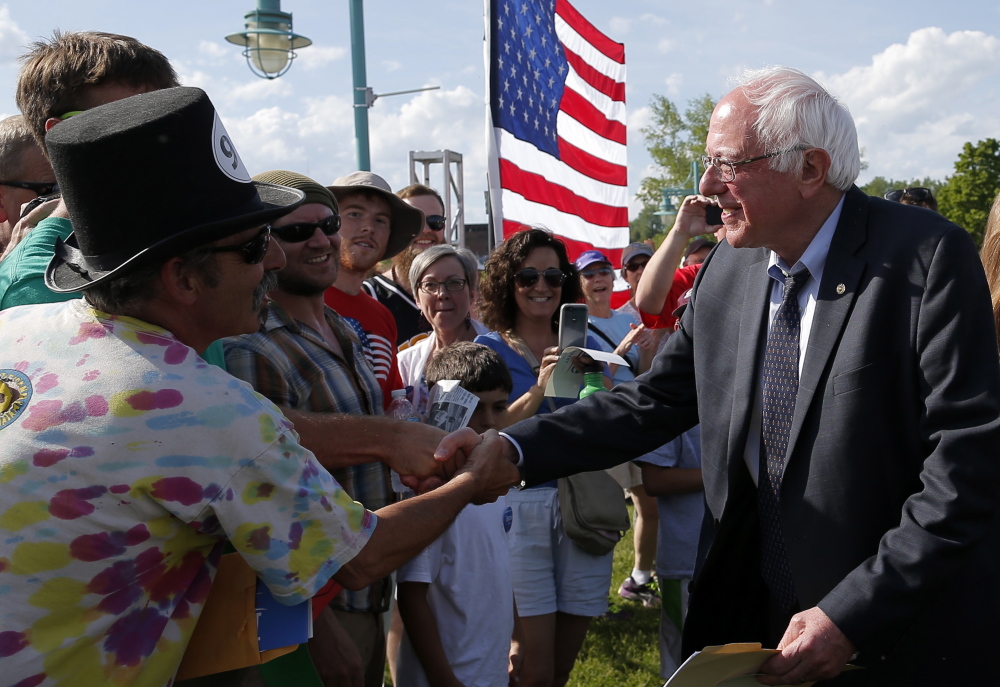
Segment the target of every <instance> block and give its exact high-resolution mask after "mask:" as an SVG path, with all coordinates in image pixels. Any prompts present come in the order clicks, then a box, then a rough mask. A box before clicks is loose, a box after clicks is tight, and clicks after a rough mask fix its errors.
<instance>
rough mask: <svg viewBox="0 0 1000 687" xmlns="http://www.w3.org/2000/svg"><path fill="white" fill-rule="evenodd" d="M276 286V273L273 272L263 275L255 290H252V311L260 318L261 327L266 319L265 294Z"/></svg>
mask: <svg viewBox="0 0 1000 687" xmlns="http://www.w3.org/2000/svg"><path fill="white" fill-rule="evenodd" d="M277 285H278V273H277V272H276V271H274V270H271V271H268V272H265V273H264V277H263V279H261V280H260V284H258V285H257V288H255V289H254V290H253V309H254V311H255V312H256V313H257V315H258V316H259V317H260V323H261V324H262V325H263V324H264V320H265V319H267V308H265V307H264V305H265V301H264V299H265V298H266V297H267V294H268V293H270V292H271V291H273V290H274V289H275V287H276V286H277Z"/></svg>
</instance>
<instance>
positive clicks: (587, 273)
mask: <svg viewBox="0 0 1000 687" xmlns="http://www.w3.org/2000/svg"><path fill="white" fill-rule="evenodd" d="M612 272H614V270H613V269H611V268H610V267H598V268H597V269H596V270H583V271H581V272H580V274H582V275H583V278H584V279H593V278H594V277H596V276H597V275H598V274H600V275H601V276H605V277H606V276H608V275H609V274H611V273H612Z"/></svg>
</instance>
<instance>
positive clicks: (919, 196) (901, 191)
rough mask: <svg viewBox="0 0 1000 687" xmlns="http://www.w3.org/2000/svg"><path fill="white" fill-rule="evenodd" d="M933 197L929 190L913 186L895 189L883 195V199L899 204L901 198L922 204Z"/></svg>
mask: <svg viewBox="0 0 1000 687" xmlns="http://www.w3.org/2000/svg"><path fill="white" fill-rule="evenodd" d="M933 197H934V194H932V193H931V190H930V189H929V188H924V187H923V186H914V187H913V188H896V189H893V190H891V191H889V192H888V193H886V194H885V199H886V200H891V201H892V202H894V203H898V202H900V201H901V200H903V198H906V199H907V200H915V201H917V202H918V203H923V202H925V201H927V200H928V199H930V198H933Z"/></svg>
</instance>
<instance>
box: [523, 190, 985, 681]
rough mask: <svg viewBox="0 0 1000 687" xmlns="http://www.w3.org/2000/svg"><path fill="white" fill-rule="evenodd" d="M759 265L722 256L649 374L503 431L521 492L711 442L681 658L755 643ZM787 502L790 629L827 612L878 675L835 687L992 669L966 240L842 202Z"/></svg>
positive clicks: (709, 265)
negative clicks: (521, 474) (750, 452)
mask: <svg viewBox="0 0 1000 687" xmlns="http://www.w3.org/2000/svg"><path fill="white" fill-rule="evenodd" d="M768 256H769V252H768V251H767V250H764V249H733V248H731V247H730V246H729V245H728V244H726V243H725V242H723V243H722V244H721V245H720V246H719V247H718V248H717V249H716V250H715V251H714V252H713V253H712V254H711V256H710V257H709V259H708V260H707V261H706V262H705V264H704V266H703V267H702V270H701V273H700V275H699V278H698V282H697V283H696V286H695V292H694V294H695V295H694V298H693V299H692V300H691V303H690V305H689V306H688V308H687V311H686V312H685V313H684V316H683V318H682V320H681V327H682V329H681V330H680V331H679V332H678V333H676V334H675V335H673V336H672V337H671V338H670V341H669V342H668V343H667V345H666V347H665V348H664V350H663V352H662V353H661V354H660V355H659V356H658V357H657V358H656V360H655V362H654V364H653V367H652V369H651V370H650V371H649V372H648V373H646V374H645V375H642V376H640V377H639V378H638V379H637V380H636V381H635V382H634V383H632V384H627V385H622V386H619V387H617V388H616V389H615V390H614V392H611V393H603V394H595V395H593V396H591V397H590V398H589V399H586V400H585V401H581V402H578V403H575V404H573V406H571V407H569V408H567V409H565V410H563V411H560V412H558V413H555V414H552V415H545V416H540V417H536V418H533V419H531V420H527V421H525V422H524V423H520V424H518V425H516V426H514V427H512V428H511V429H509V430H508V433H509V434H510V435H511V436H513V437H514V438H515V439H516V440H517V441H518V443H519V444H520V446H521V447H522V449H523V451H524V454H525V464H524V470H525V477H526V480H527V481H528V483H529V484H533V483H538V482H544V481H546V480H549V479H553V478H555V477H558V476H561V475H564V474H567V473H570V472H575V471H580V470H594V469H598V468H605V467H609V466H611V465H614V464H617V463H620V462H622V461H624V460H626V459H629V458H634V457H636V456H638V455H641V454H642V453H644V452H646V451H649V450H651V449H653V448H655V447H657V446H659V445H661V444H663V443H664V442H665V441H667V440H668V439H671V438H673V437H674V436H676V435H677V434H679V433H680V432H682V431H684V430H685V429H687V428H689V427H691V426H692V425H694V424H695V423H697V422H699V421H700V422H701V438H702V439H701V440H702V461H703V475H704V481H705V497H706V501H707V503H708V507H709V510H710V514H711V515H710V517H711V518H712V522H711V523H709V524H710V526H711V527H710V528H708V529H709V532H710V533H712V530H714V533H712V534H714V541H713V543H712V546H711V547H710V548H708V553H707V556H706V558H705V559H704V561H702V562H701V565H700V569H699V572H698V574H697V577H696V579H695V583H694V585H693V587H692V599H691V607H690V613H689V616H688V622H687V627H686V628H685V646H686V649H687V650H688V651H690V650H692V649H695V648H700V647H702V646H705V645H707V644H719V643H725V642H731V641H759V640H760V639H761V637H762V636H763V635H762V633H761V622H760V621H761V617H762V614H763V612H764V611H763V608H762V607H761V603H762V602H761V599H762V598H763V595H762V586H761V582H760V576H759V571H758V563H757V529H756V528H757V525H756V496H755V492H754V486H753V483H752V482H751V481H750V479H749V475H748V472H747V468H746V465H745V463H744V459H743V452H744V449H745V445H746V440H747V434H748V427H749V422H750V417H749V415H750V412H751V409H752V406H753V394H754V391H755V388H756V384H757V379H758V376H759V369H758V360H759V358H760V351H761V348H762V347H763V346H764V342H765V338H766V324H767V323H766V315H767V303H768V299H769V293H770V278H769V277H768V275H767V273H766V268H767V260H768ZM780 499H781V504H780V506H781V519H782V529H783V535H784V538H785V547H786V550H787V552H788V558H789V563H790V566H791V571H792V576H793V578H794V580H795V588H796V591H797V594H798V599H799V603H800V606H801V608H803V609H805V608H810V607H813V606H817V605H818V606H819V607H820V608H822V609H823V611H824V612H826V613H827V615H829V616H830V618H831V619H832V620H833V621H834V622H835V623H836V624H837V626H838V627H839V628H840V629H841V630H842V631H843V632H844V633H845V634H846V635H847V637H848V638H850V639H851V640H852V641H853V642H854V643H855V645H857V646H858V647H859V649H860V650H861V652H862V656H861V662H862V663H864V662H865V661H866V660H868V661H869V662H870V664H871V665H873V666H875V667H873V668H872V669H870V670H868V671H857V673H855V674H854V675H853V676H851V675H847V674H845V677H844V683H845V684H847V683H851V681H852V680H853V681H854V682H857V683H858V684H861V683H862V682H866V683H869V684H883V683H884V684H896V683H897V682H896V680H897V677H898V679H899V680H901V681H900V682H898V684H932V680H934V679H938V678H935V677H934V676H936V675H937V676H941V677H945V676H947V677H948V679H946V680H945V682H943V683H941V684H952V683H954V680H953V679H952V678H955V677H956V674H955V672H954V671H955V670H958V671H959V673H958V674H959V675H962V674H964V673H963V672H962V671H972V672H969V675H970V676H980V673H979V671H981V670H985V664H984V663H982V662H980V663H978V664H977V663H976V659H975V656H974V654H972V653H971V650H970V649H969V647H970V646H972V647H982V648H984V649H985V648H986V646H987V642H993V641H995V640H996V639H998V638H1000V582H998V576H1000V527H998V521H997V511H998V509H997V506H998V504H1000V365H998V356H997V340H996V335H995V332H994V329H993V319H992V311H991V308H990V302H989V295H988V289H987V286H986V280H985V276H984V274H983V270H982V266H981V264H980V262H979V259H978V257H977V255H976V251H975V247H974V245H973V242H972V241H971V239H970V237H969V235H968V234H967V233H966V232H965V231H964V230H962V229H961V228H959V227H957V226H955V225H953V224H951V223H949V222H947V221H945V220H944V219H943V218H941V217H939V216H938V215H936V214H934V213H931V212H929V211H926V210H923V209H918V208H911V207H908V206H903V205H900V204H897V203H890V202H887V201H883V200H881V199H872V198H869V197H867V196H866V195H864V194H863V193H862V192H861V191H859V190H858V189H857V188H852V189H851V190H850V191H849V192H848V193H847V196H846V198H845V204H844V208H843V212H842V214H841V217H840V222H839V224H838V225H837V229H836V232H835V235H834V238H833V241H832V244H831V246H830V252H829V255H828V257H827V261H826V266H825V269H824V273H823V281H822V283H821V284H820V287H819V294H818V299H817V304H816V310H815V314H814V319H813V323H812V330H811V334H810V339H809V345H808V349H807V353H806V358H805V361H804V368H803V370H802V374H801V380H800V384H799V394H798V399H797V402H796V406H795V415H794V420H793V426H792V429H791V435H790V438H789V446H788V458H787V461H786V468H785V476H784V480H783V483H782V488H781V496H780ZM703 548H707V547H703ZM963 658H964V659H966V662H965V666H964V667H958V668H956V664H957V663H959V661H960V659H963ZM936 671H937V672H936ZM859 675H863V677H859ZM904 675H905V676H906V677H900V676H904ZM880 676H882V677H880ZM885 676H888V677H885ZM907 681H908V682H907Z"/></svg>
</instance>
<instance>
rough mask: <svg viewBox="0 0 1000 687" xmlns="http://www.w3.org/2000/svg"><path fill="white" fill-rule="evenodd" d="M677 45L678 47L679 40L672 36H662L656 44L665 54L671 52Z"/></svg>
mask: <svg viewBox="0 0 1000 687" xmlns="http://www.w3.org/2000/svg"><path fill="white" fill-rule="evenodd" d="M676 47H677V41H675V40H673V39H672V38H661V39H660V41H659V42H658V43H657V44H656V49H657V50H659V51H660V52H661V53H663V54H664V55H666V54H667V53H668V52H670V51H671V50H673V49H674V48H676Z"/></svg>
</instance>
